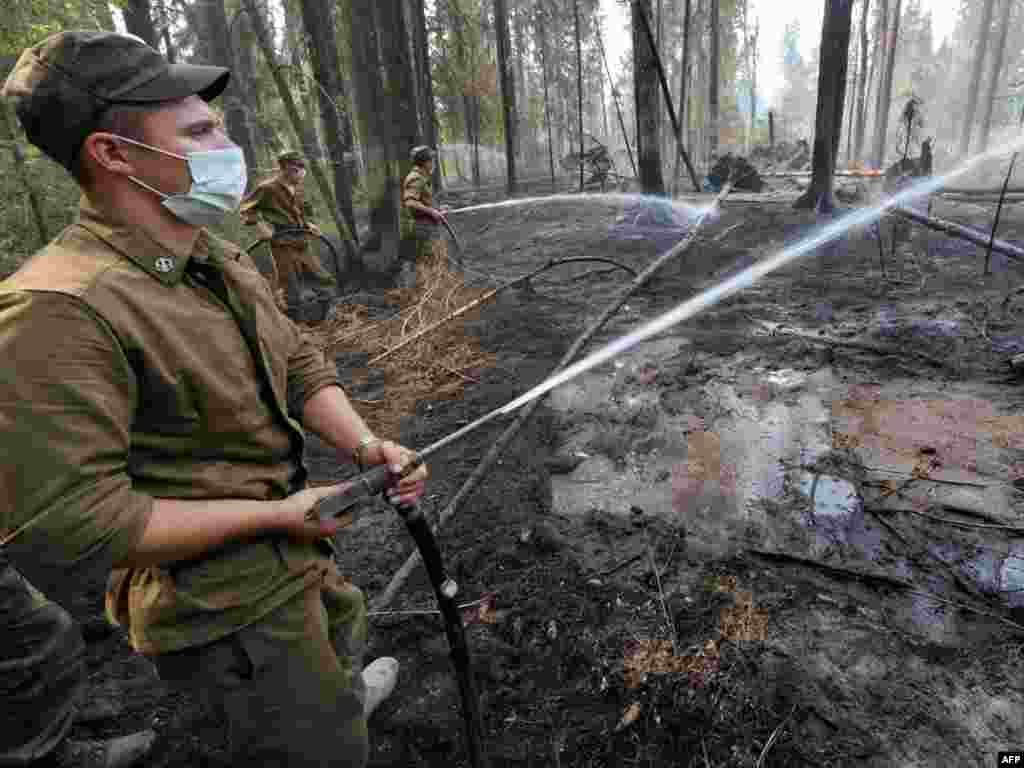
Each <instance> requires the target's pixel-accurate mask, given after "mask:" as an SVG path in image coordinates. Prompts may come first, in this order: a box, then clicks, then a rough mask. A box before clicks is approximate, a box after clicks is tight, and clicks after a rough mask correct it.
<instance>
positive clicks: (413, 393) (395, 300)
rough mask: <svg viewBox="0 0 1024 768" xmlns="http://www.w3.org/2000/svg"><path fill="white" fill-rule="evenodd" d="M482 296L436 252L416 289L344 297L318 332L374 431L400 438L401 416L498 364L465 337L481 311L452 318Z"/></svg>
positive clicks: (421, 268)
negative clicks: (470, 321)
mask: <svg viewBox="0 0 1024 768" xmlns="http://www.w3.org/2000/svg"><path fill="white" fill-rule="evenodd" d="M484 293H486V290H485V289H483V288H469V287H467V286H466V284H465V282H464V278H463V276H462V274H461V273H459V272H457V271H454V270H453V269H452V268H451V265H450V264H449V262H448V258H447V255H446V253H445V250H444V249H443V248H438V249H437V250H436V251H435V253H434V254H433V257H432V258H431V259H429V260H424V261H423V262H421V263H419V264H418V265H417V278H416V285H415V286H414V287H412V288H396V289H393V290H390V291H387V292H385V293H384V294H383V296H380V297H377V296H369V295H366V294H356V295H354V296H351V297H348V298H347V299H345V298H343V299H341V300H340V301H339V302H338V303H336V304H335V306H334V307H333V308H332V310H331V312H330V314H329V316H328V318H327V319H326V320H325V321H324V322H323V323H322V324H320V325H319V326H317V327H315V328H314V329H313V332H314V333H315V334H316V335H317V336H318V337H319V339H320V343H321V344H322V346H323V348H324V351H325V353H326V354H327V355H328V356H329V357H331V358H333V359H335V360H337V361H338V362H339V368H341V369H343V370H342V371H341V372H342V376H343V378H344V379H345V384H346V389H347V390H348V391H349V393H350V395H351V400H352V405H353V407H354V408H355V409H356V411H358V412H359V415H360V416H362V417H363V419H364V420H365V421H366V423H367V425H368V426H369V427H370V428H371V429H372V430H373V431H374V432H376V433H377V434H381V435H388V436H390V437H392V438H394V439H398V438H399V437H400V435H401V420H402V418H403V417H410V416H414V415H415V413H416V406H417V403H419V402H420V401H426V400H441V399H454V398H456V397H459V396H461V395H462V392H463V388H464V386H465V385H466V384H467V383H478V378H477V374H478V372H479V371H481V370H483V369H485V368H488V367H491V366H493V365H494V363H495V360H496V358H495V356H494V355H493V354H491V353H489V352H485V351H484V350H482V349H480V345H479V341H478V340H477V339H476V337H475V336H473V335H471V334H467V333H465V332H464V323H465V321H466V320H467V319H471V318H472V314H473V313H475V312H476V311H477V310H475V309H474V310H471V311H470V312H469V313H466V314H460V315H459V316H457V317H454V318H452V317H451V316H452V315H453V313H455V312H456V311H457V310H459V309H460V308H462V307H464V306H465V305H467V304H469V303H470V302H472V301H474V300H476V299H478V298H480V297H481V296H482V295H483V294H484Z"/></svg>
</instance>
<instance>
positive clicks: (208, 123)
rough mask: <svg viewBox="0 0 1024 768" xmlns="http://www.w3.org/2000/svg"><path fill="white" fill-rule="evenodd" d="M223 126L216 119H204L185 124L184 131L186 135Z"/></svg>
mask: <svg viewBox="0 0 1024 768" xmlns="http://www.w3.org/2000/svg"><path fill="white" fill-rule="evenodd" d="M222 124H223V121H222V120H221V119H220V118H217V117H205V118H203V119H201V120H192V121H190V122H188V123H186V124H185V126H184V130H185V132H186V133H192V132H193V131H197V130H200V129H206V130H208V129H211V128H219V127H220V126H221V125H222Z"/></svg>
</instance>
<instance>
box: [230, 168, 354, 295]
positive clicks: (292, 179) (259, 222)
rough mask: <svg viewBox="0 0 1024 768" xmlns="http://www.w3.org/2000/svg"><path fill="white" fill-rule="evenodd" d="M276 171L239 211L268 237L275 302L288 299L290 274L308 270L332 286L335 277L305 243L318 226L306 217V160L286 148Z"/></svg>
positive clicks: (309, 209)
mask: <svg viewBox="0 0 1024 768" xmlns="http://www.w3.org/2000/svg"><path fill="white" fill-rule="evenodd" d="M277 164H278V171H277V173H275V174H274V175H273V176H271V177H270V178H269V179H266V180H264V181H262V182H260V183H259V184H257V185H256V188H255V189H254V190H253V191H252V192H251V193H249V195H248V196H247V197H246V198H245V200H244V201H243V202H242V207H241V209H240V213H241V216H242V221H244V222H245V223H246V224H254V225H256V231H257V233H258V234H259V237H260V239H261V240H269V241H270V252H271V256H272V258H271V269H272V272H271V275H270V278H269V280H270V287H271V290H272V291H273V293H274V296H275V298H276V299H277V302H278V304H279V306H280V307H281V308H282V309H284V308H285V307H286V306H287V303H288V287H289V284H290V281H291V280H292V278H293V277H294V278H295V279H296V280H298V278H299V276H300V274H301V273H302V272H309V273H311V274H312V275H313V277H314V278H316V280H317V281H318V282H319V283H320V284H321V285H323V286H325V287H326V286H334V285H335V282H336V281H335V279H334V277H333V276H331V275H330V274H329V273H328V272H327V271H326V270H325V269H324V268H323V267H322V266H321V265H320V259H318V258H317V256H316V253H314V252H313V251H312V249H311V248H310V247H309V237H308V235H307V234H305V233H303V232H294V231H291V230H306V232H308V233H309V235H312V236H314V237H319V236H320V234H321V232H320V228H319V227H318V226H317V225H316V224H314V223H313V222H312V221H310V219H312V217H313V206H312V204H311V203H310V202H309V201H308V200H306V197H305V194H304V192H303V189H302V186H303V180H304V179H305V177H306V160H305V158H304V157H303V156H302V155H301V154H299V153H298V152H295V151H292V150H289V151H286V152H282V153H281V154H280V155H278V157H277Z"/></svg>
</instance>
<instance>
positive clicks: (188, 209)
mask: <svg viewBox="0 0 1024 768" xmlns="http://www.w3.org/2000/svg"><path fill="white" fill-rule="evenodd" d="M118 138H119V139H121V140H122V141H127V142H128V143H129V144H135V145H137V146H140V147H143V148H144V149H149V150H152V151H153V152H159V153H160V154H162V155H167V156H168V157H173V158H176V159H178V160H184V161H185V162H186V163H187V164H188V172H189V175H190V176H191V177H192V186H191V187H190V188H189V190H188V192H185V193H184V194H180V195H168V194H165V193H163V192H161V191H160V190H158V189H154V188H153V187H151V186H149V185H148V184H146V183H145V182H144V181H141V180H140V179H137V178H135V177H134V176H129V177H128V178H130V179H131V180H132V181H134V182H135V183H136V184H138V185H139V186H140V187H143V188H144V189H148V190H149V191H150V192H152V193H154V194H156V195H159V196H160V197H161V198H162V201H161V202H162V204H163V206H164V208H166V209H167V210H169V211H170V212H171V213H173V214H174V215H175V216H177V217H178V218H179V219H181V220H182V221H184V222H185V223H187V224H191V225H193V226H195V227H208V226H211V225H213V224H216V223H217V222H218V221H220V220H221V219H222V218H224V216H225V215H226V214H228V213H233V212H235V211H237V210H238V206H239V205H241V203H242V198H243V197H244V196H245V186H246V184H247V183H248V174H247V172H246V167H245V155H243V154H242V150H241V148H240V147H226V148H225V149H211V150H208V151H206V152H189V153H188V154H187V155H178V154H175V153H174V152H168V151H167V150H164V149H160V148H159V147H153V146H150V145H149V144H143V143H142V142H141V141H135V140H134V139H128V138H125V137H124V136H118Z"/></svg>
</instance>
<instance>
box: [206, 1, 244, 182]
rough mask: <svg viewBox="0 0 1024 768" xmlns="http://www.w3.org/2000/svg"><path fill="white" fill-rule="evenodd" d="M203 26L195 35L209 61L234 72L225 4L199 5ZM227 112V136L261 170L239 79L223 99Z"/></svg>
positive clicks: (234, 80) (223, 105) (217, 2)
mask: <svg viewBox="0 0 1024 768" xmlns="http://www.w3.org/2000/svg"><path fill="white" fill-rule="evenodd" d="M199 14H200V19H201V20H202V23H201V24H200V25H199V27H198V28H197V29H196V30H195V32H196V35H197V36H199V37H202V38H205V40H206V45H205V49H206V51H208V53H209V58H208V61H206V62H204V63H209V64H214V65H216V66H219V67H227V68H228V69H230V70H232V71H234V70H235V60H234V55H233V48H232V45H231V39H230V36H229V33H228V17H227V14H226V13H225V11H224V0H205V2H203V3H202V4H200V5H199ZM221 105H222V107H223V110H224V121H225V123H227V129H228V134H229V135H230V136H231V138H232V139H233V140H234V142H235V143H236V144H238V146H240V147H241V148H242V153H243V154H244V155H245V162H246V164H247V165H248V166H249V167H250V168H256V167H258V166H259V161H258V159H257V157H256V149H255V144H254V142H253V138H252V131H250V129H249V121H248V120H247V119H246V114H245V106H244V97H243V93H242V88H241V84H240V83H239V80H238V78H236V77H232V78H231V79H230V80H228V86H227V88H226V89H225V90H224V95H223V96H221Z"/></svg>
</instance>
